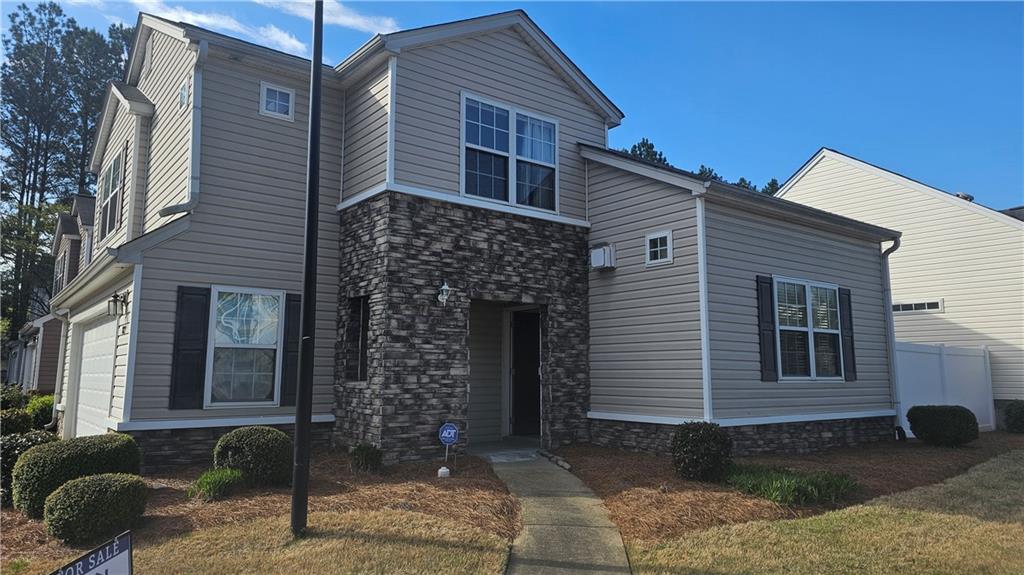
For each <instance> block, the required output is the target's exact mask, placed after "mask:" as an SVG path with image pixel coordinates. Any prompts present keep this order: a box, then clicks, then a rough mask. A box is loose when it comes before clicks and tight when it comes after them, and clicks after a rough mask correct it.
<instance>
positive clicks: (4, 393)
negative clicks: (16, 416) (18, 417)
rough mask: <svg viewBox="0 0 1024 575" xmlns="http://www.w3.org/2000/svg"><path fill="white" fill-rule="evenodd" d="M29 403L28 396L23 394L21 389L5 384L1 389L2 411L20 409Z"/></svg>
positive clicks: (0, 407)
mask: <svg viewBox="0 0 1024 575" xmlns="http://www.w3.org/2000/svg"><path fill="white" fill-rule="evenodd" d="M26 403H28V396H27V395H25V394H24V393H22V392H21V388H20V387H18V386H17V385H15V384H13V383H5V384H4V385H3V387H2V388H0V409H18V408H20V407H25V404H26Z"/></svg>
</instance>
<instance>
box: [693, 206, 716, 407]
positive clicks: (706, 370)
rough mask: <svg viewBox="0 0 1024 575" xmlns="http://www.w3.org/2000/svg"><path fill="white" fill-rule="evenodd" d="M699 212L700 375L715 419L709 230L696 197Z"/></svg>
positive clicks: (698, 295) (705, 400) (705, 398)
mask: <svg viewBox="0 0 1024 575" xmlns="http://www.w3.org/2000/svg"><path fill="white" fill-rule="evenodd" d="M695 201H696V211H697V301H698V305H700V375H701V391H702V393H701V395H702V396H703V399H704V419H706V420H708V421H710V420H711V419H713V418H714V411H713V410H712V405H711V327H710V324H709V322H708V255H707V253H708V252H707V241H706V237H707V228H706V226H705V223H704V198H703V196H699V195H698V196H696V197H695Z"/></svg>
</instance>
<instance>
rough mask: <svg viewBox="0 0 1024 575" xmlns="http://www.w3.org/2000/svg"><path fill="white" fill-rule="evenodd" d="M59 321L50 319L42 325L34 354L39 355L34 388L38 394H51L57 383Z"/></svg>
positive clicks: (59, 343) (59, 342)
mask: <svg viewBox="0 0 1024 575" xmlns="http://www.w3.org/2000/svg"><path fill="white" fill-rule="evenodd" d="M60 328H61V321H60V320H59V319H57V318H54V319H51V320H49V321H47V322H46V323H44V324H43V328H42V335H40V337H39V344H38V347H37V349H36V353H38V354H39V370H38V372H37V373H36V387H35V389H36V390H38V391H39V392H40V393H53V390H54V386H55V385H56V383H57V370H58V368H59V367H60V366H58V365H57V359H58V356H59V355H60V345H61V341H60Z"/></svg>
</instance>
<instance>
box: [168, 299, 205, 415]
mask: <svg viewBox="0 0 1024 575" xmlns="http://www.w3.org/2000/svg"><path fill="white" fill-rule="evenodd" d="M209 325H210V288H203V287H191V286H178V307H177V315H176V317H175V320H174V354H173V359H172V361H171V409H202V407H203V390H204V389H205V382H206V338H207V331H208V327H209Z"/></svg>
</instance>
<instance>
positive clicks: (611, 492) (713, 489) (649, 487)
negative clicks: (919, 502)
mask: <svg viewBox="0 0 1024 575" xmlns="http://www.w3.org/2000/svg"><path fill="white" fill-rule="evenodd" d="M1021 448H1024V435H1013V434H1009V433H1003V432H991V433H983V434H981V438H980V439H979V440H978V441H976V442H974V443H972V444H971V445H969V446H966V447H961V448H958V449H950V448H941V447H932V446H929V445H924V444H922V443H920V442H918V441H914V440H911V441H908V442H904V443H897V442H892V443H884V444H875V445H866V446H862V447H853V448H838V449H832V450H828V451H823V452H819V453H815V454H809V455H775V456H761V457H749V458H746V457H745V458H738V459H737V462H742V463H765V464H769V465H779V466H782V467H787V468H791V469H794V470H803V471H816V470H824V471H832V472H836V473H846V474H848V475H850V476H851V477H853V478H854V479H855V480H856V481H857V483H858V484H859V485H860V487H861V489H859V490H858V492H857V493H856V494H855V495H854V496H853V497H851V498H850V499H849V500H848V501H847V502H845V505H849V504H854V503H858V502H862V501H865V500H867V499H870V498H872V497H875V496H878V495H883V494H888V493H894V492H897V491H904V490H906V489H910V488H913V487H917V486H920V485H927V484H931V483H937V482H940V481H943V480H945V479H948V478H949V477H952V476H954V475H958V474H960V473H962V472H964V471H966V470H967V469H968V468H970V467H972V466H974V465H976V464H978V463H981V462H983V461H986V460H988V459H991V458H992V457H995V456H996V455H999V454H1001V453H1005V452H1007V451H1010V450H1013V449H1021ZM557 454H558V455H560V456H562V457H563V458H565V459H566V460H567V461H568V462H569V463H570V464H571V465H572V472H573V473H575V474H576V475H577V476H578V477H580V479H582V480H583V482H584V483H586V484H587V486H588V487H590V488H591V489H593V490H594V492H595V493H597V495H598V496H599V497H601V499H602V500H603V501H604V505H605V507H607V508H608V511H609V514H610V515H611V519H612V521H614V522H615V524H616V525H618V526H619V530H620V531H621V532H622V535H623V537H624V538H626V539H627V541H652V542H653V541H664V540H668V539H672V538H674V537H677V536H679V535H682V534H684V533H687V532H691V531H697V530H703V529H708V528H711V527H714V526H717V525H726V524H733V523H745V522H748V521H756V520H774V519H792V518H798V517H806V516H810V515H817V514H819V513H823V512H825V511H829V510H830V509H831V508H825V507H792V508H790V507H785V506H782V505H778V504H776V503H773V502H771V501H767V500H765V499H760V498H757V497H753V496H750V495H746V494H744V493H741V492H739V491H736V490H734V489H730V488H729V487H726V486H723V485H716V484H711V483H701V482H696V481H686V480H683V479H679V478H678V477H677V476H676V475H675V472H674V471H673V470H672V465H671V459H670V457H669V456H668V455H664V456H660V455H649V454H642V453H633V452H628V451H622V450H618V449H609V448H602V447H596V446H591V445H576V446H569V447H564V448H561V449H559V450H557ZM845 505H843V506H845Z"/></svg>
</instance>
